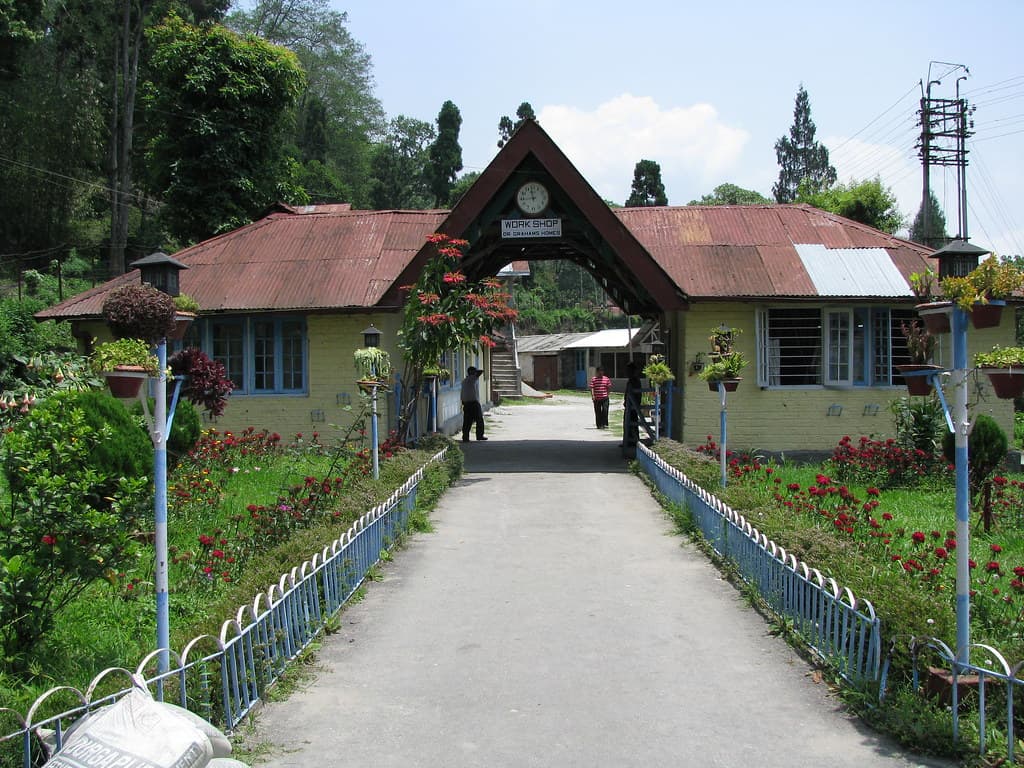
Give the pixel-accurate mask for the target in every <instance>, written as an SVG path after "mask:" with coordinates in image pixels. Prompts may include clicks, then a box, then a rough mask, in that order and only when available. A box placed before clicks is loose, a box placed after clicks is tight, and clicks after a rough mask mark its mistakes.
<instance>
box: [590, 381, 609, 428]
mask: <svg viewBox="0 0 1024 768" xmlns="http://www.w3.org/2000/svg"><path fill="white" fill-rule="evenodd" d="M611 391H612V380H611V379H609V378H608V377H607V376H605V375H604V368H598V369H597V372H596V375H595V376H594V378H592V379H591V380H590V396H591V397H592V398H593V399H594V419H595V420H596V421H597V428H598V429H605V428H606V427H607V426H608V396H609V395H610V394H611Z"/></svg>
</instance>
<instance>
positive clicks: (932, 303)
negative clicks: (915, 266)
mask: <svg viewBox="0 0 1024 768" xmlns="http://www.w3.org/2000/svg"><path fill="white" fill-rule="evenodd" d="M936 288H937V282H936V276H935V272H933V271H932V270H931V269H930V268H929V269H926V270H925V271H924V272H914V273H913V274H912V275H911V276H910V290H911V291H913V293H914V296H915V297H916V298H917V302H918V303H917V307H916V309H917V313H918V314H919V315H920V316H921V319H922V320H924V324H925V326H926V327H927V328H928V331H929V332H930V333H949V315H950V309H951V308H952V306H953V302H951V301H942V300H939V298H938V297H937V296H936V295H935V291H936Z"/></svg>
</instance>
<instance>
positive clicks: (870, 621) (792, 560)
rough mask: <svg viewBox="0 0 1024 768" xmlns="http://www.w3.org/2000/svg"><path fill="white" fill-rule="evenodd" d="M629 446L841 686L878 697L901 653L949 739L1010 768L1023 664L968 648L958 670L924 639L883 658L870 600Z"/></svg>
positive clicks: (935, 642) (642, 449) (938, 644)
mask: <svg viewBox="0 0 1024 768" xmlns="http://www.w3.org/2000/svg"><path fill="white" fill-rule="evenodd" d="M638 448H639V450H638V451H637V460H638V461H639V464H640V467H641V468H642V469H643V470H644V472H645V473H647V475H648V476H649V477H650V478H651V480H652V482H653V483H654V484H655V486H656V487H657V489H658V491H659V492H660V493H661V494H662V495H663V496H665V497H666V498H667V499H669V501H671V502H672V503H674V504H676V505H678V506H679V507H681V508H683V509H685V510H687V511H688V512H689V513H690V515H691V516H692V518H693V522H694V524H695V525H696V527H697V528H698V529H699V530H700V531H701V534H702V535H703V537H704V538H705V539H706V540H707V542H708V544H709V545H710V546H711V547H712V548H713V549H714V550H715V552H716V553H718V554H719V555H720V556H722V557H724V558H726V559H728V560H729V561H730V562H731V563H732V564H733V565H734V566H735V567H736V569H737V571H738V573H739V574H740V576H741V577H742V578H743V580H744V581H746V582H747V583H748V584H750V585H752V586H753V587H756V588H757V590H758V592H759V593H760V594H761V596H762V597H763V598H764V600H765V601H766V602H767V604H768V605H769V606H770V607H771V609H772V610H773V611H774V612H775V613H776V614H777V615H779V616H781V617H784V618H786V619H789V620H790V621H792V623H793V628H794V630H795V631H796V632H797V633H798V634H799V635H800V637H801V638H802V639H803V641H804V642H805V643H806V644H807V646H808V647H809V648H810V649H811V650H813V651H814V652H815V653H816V654H818V656H819V657H821V658H822V659H825V660H826V661H828V662H829V663H831V664H833V665H834V666H835V668H836V669H837V670H838V671H839V673H840V674H841V675H842V676H843V677H844V678H845V679H846V680H848V681H850V682H863V681H869V682H874V683H877V684H878V686H879V696H880V698H883V697H884V696H885V695H886V694H887V693H888V690H887V688H888V686H889V683H890V680H889V669H890V666H891V662H892V660H893V657H894V655H895V654H896V653H897V652H903V651H906V652H907V653H908V654H909V657H910V662H911V664H910V667H911V679H910V681H909V683H910V685H911V689H912V690H915V691H917V690H921V691H923V692H925V693H927V694H929V695H932V696H935V697H936V698H937V700H938V701H940V703H942V704H944V705H946V706H947V708H948V711H949V712H950V723H951V731H952V733H951V736H952V738H953V740H954V741H961V740H963V739H964V737H965V732H969V740H970V741H971V742H973V743H976V744H977V746H978V752H979V754H983V755H984V754H1005V755H1006V756H1007V760H1008V761H1009V762H1010V763H1013V761H1014V758H1015V746H1016V732H1017V731H1019V730H1020V729H1019V728H1017V727H1016V725H1015V722H1014V718H1015V714H1014V713H1015V711H1016V712H1024V706H1022V705H1017V706H1016V707H1015V700H1016V699H1017V698H1021V697H1022V695H1024V680H1022V679H1021V676H1020V675H1021V670H1022V668H1024V662H1020V663H1018V664H1017V665H1016V666H1013V667H1011V666H1010V665H1009V664H1008V663H1007V661H1006V659H1005V658H1004V657H1003V656H1002V655H1001V654H1000V653H999V652H998V651H997V650H996V649H994V648H992V647H990V646H987V645H982V644H974V645H972V646H971V647H970V649H969V656H971V657H974V658H981V659H982V660H981V662H980V663H973V662H970V661H968V663H964V664H961V663H958V662H957V656H956V653H954V652H953V651H952V650H951V649H950V648H949V647H948V646H947V645H946V644H945V643H943V642H942V641H941V640H939V639H937V638H933V637H911V638H907V640H906V647H905V648H900V647H897V645H896V644H895V643H893V644H891V645H890V647H889V649H888V651H887V652H885V653H884V654H883V652H882V648H881V619H880V617H878V616H876V615H875V609H874V607H873V606H872V605H871V603H870V602H868V601H867V600H864V599H860V600H858V599H857V598H856V597H855V596H854V594H853V593H852V592H851V591H850V590H849V589H848V588H846V587H840V586H839V584H837V583H836V581H835V579H832V578H826V577H825V576H823V575H822V574H821V572H820V571H818V570H817V569H816V568H812V567H810V566H809V565H807V563H804V562H802V561H800V560H797V558H796V557H795V556H794V555H792V554H790V553H787V552H786V550H785V549H783V548H782V547H780V546H778V545H777V544H776V543H775V542H773V541H771V540H770V539H768V537H767V536H765V535H764V534H763V533H761V532H759V531H758V530H757V528H755V527H754V526H753V525H751V524H750V522H749V521H747V520H746V519H745V518H744V517H743V515H741V514H739V513H738V512H736V511H735V510H733V509H731V508H730V507H729V506H728V505H727V504H725V503H724V502H723V501H721V500H720V499H719V498H717V497H716V496H715V495H714V494H712V493H710V492H708V491H706V490H705V489H704V488H702V487H700V486H699V485H697V484H696V483H694V482H693V481H692V480H690V479H689V478H688V477H686V476H685V475H684V474H683V473H681V472H680V471H679V470H677V469H675V468H674V467H671V466H669V465H668V464H666V463H665V462H664V461H663V460H662V459H661V458H660V457H659V456H657V455H656V454H655V453H654V452H653V451H651V450H650V449H649V448H648V447H647V446H646V445H643V444H640V445H639V446H638ZM922 677H924V679H922ZM1022 704H1024V702H1022Z"/></svg>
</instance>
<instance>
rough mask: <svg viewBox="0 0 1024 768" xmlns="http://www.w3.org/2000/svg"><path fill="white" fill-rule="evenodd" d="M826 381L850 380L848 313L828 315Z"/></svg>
mask: <svg viewBox="0 0 1024 768" xmlns="http://www.w3.org/2000/svg"><path fill="white" fill-rule="evenodd" d="M828 380H829V381H830V382H847V381H849V380H850V313H849V312H846V311H843V312H829V313H828Z"/></svg>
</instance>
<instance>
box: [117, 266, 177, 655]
mask: <svg viewBox="0 0 1024 768" xmlns="http://www.w3.org/2000/svg"><path fill="white" fill-rule="evenodd" d="M129 266H132V267H138V269H139V272H140V273H141V276H142V282H143V283H149V284H150V285H152V286H153V287H154V288H157V289H158V290H161V291H163V292H164V293H166V294H168V295H169V296H172V297H173V296H177V295H178V294H179V292H180V290H179V288H178V272H179V271H180V270H182V269H188V267H187V266H185V265H184V264H182V263H181V262H180V261H177V260H176V259H172V258H171V257H170V256H168V255H167V254H166V253H159V252H158V253H153V254H150V255H149V256H146V257H145V258H142V259H139V260H138V261H133V262H132V263H131V264H130V265H129ZM156 355H157V359H158V360H159V361H160V373H159V375H158V376H157V379H156V387H155V391H154V401H155V402H154V404H153V423H152V425H151V426H150V432H149V436H150V438H151V439H152V441H153V511H154V518H155V521H154V528H153V534H154V538H153V549H154V573H153V584H154V589H155V592H156V647H157V649H158V650H160V651H162V653H161V654H160V656H159V659H158V669H159V671H160V673H161V674H162V673H164V672H166V671H167V670H168V667H169V664H168V656H167V652H168V651H169V650H170V647H171V630H170V609H169V601H168V588H167V430H168V429H169V421H168V418H171V419H173V418H174V412H173V410H172V411H171V413H170V416H169V417H168V413H167V338H166V337H162V338H161V339H160V341H159V342H157V347H156Z"/></svg>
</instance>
